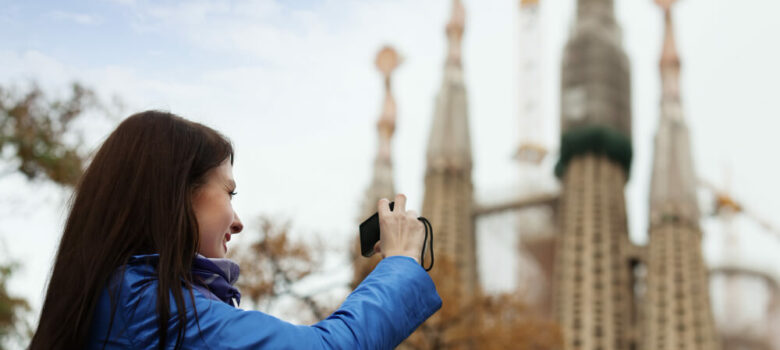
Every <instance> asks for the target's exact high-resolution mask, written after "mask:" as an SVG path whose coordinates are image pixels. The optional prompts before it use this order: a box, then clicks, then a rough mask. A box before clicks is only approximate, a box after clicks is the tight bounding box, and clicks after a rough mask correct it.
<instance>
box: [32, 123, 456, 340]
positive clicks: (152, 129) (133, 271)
mask: <svg viewBox="0 0 780 350" xmlns="http://www.w3.org/2000/svg"><path fill="white" fill-rule="evenodd" d="M232 164H233V149H232V146H231V144H230V142H229V141H227V140H226V139H225V138H224V137H223V136H221V135H220V134H219V133H217V132H216V131H214V130H212V129H210V128H208V127H206V126H203V125H201V124H198V123H194V122H190V121H187V120H185V119H182V118H180V117H177V116H175V115H172V114H169V113H162V112H155V111H148V112H143V113H139V114H136V115H133V116H131V117H129V118H127V119H126V120H125V121H123V122H122V123H121V124H120V125H119V127H117V129H116V130H115V131H114V132H113V133H112V134H111V135H110V136H109V137H108V139H106V141H105V142H104V144H103V146H101V148H100V150H99V151H98V152H97V154H96V155H95V157H94V159H93V160H92V163H91V164H90V165H89V167H88V168H87V170H86V172H85V173H84V176H83V177H82V179H81V180H80V183H79V185H78V186H77V188H76V192H75V195H74V200H73V203H72V208H71V211H70V214H69V216H68V220H67V222H66V225H65V229H64V232H63V235H62V240H61V242H60V246H59V249H58V252H57V257H56V260H55V263H54V268H53V271H52V275H51V280H50V281H49V285H48V289H47V292H46V299H45V301H44V304H43V309H42V311H41V318H40V322H39V325H38V329H37V331H36V333H35V335H34V336H33V340H32V343H31V345H30V348H31V349H34V350H36V349H80V348H89V349H153V348H158V349H164V348H175V349H179V348H198V349H201V348H211V349H250V348H251V349H254V348H268V349H293V348H294V349H320V348H326V349H329V348H338V349H358V348H359V349H389V348H393V347H395V346H396V345H397V344H398V343H400V342H401V341H402V340H403V339H404V338H406V337H407V336H408V335H409V334H411V332H412V331H414V329H415V328H417V326H418V325H419V324H420V323H422V322H423V321H424V320H425V319H427V318H428V317H429V316H430V315H432V314H433V313H434V312H435V311H436V310H438V309H439V308H440V307H441V299H440V298H439V296H438V294H437V293H436V289H435V286H434V285H433V282H432V280H431V279H430V277H429V276H428V274H427V273H425V271H424V270H423V269H422V267H421V266H420V265H419V263H418V262H417V261H416V259H415V258H414V257H415V256H417V254H419V252H420V251H421V250H422V241H423V234H424V231H423V230H424V228H423V226H422V224H421V223H420V222H419V221H418V220H417V218H416V217H417V215H416V214H415V213H414V212H412V211H406V210H405V202H406V198H405V197H404V196H403V195H399V196H397V197H396V198H395V201H396V204H395V209H394V210H393V211H390V209H389V207H388V201H387V200H386V199H385V200H381V201H380V202H379V203H378V211H379V215H380V231H381V234H382V239H381V241H380V242H379V243H378V246H377V251H378V252H380V253H381V254H382V255H383V256H384V257H385V259H384V260H383V261H382V262H381V263H380V264H379V265H378V266H377V267H376V269H375V270H374V271H373V272H372V273H371V274H370V275H369V276H368V277H367V278H366V279H365V280H364V281H363V283H362V284H361V285H360V286H358V287H357V288H356V289H355V291H353V292H352V294H350V296H349V297H347V299H346V301H344V303H343V304H342V305H341V307H340V308H339V309H338V310H337V311H336V312H334V313H333V314H332V315H331V316H330V317H328V318H327V319H326V320H323V321H321V322H319V323H317V324H315V325H313V326H297V325H292V324H290V323H286V322H284V321H281V320H278V319H276V318H274V317H272V316H269V315H266V314H264V313H261V312H257V311H244V310H240V309H237V308H235V307H234V306H233V302H234V301H237V299H238V298H239V297H240V294H238V292H237V291H236V289H235V288H234V287H233V286H232V283H233V282H235V278H236V275H237V273H236V272H237V268H236V267H235V266H231V263H230V262H229V261H227V260H226V259H223V258H224V257H225V253H226V251H227V242H228V241H229V240H230V236H231V235H232V234H237V233H239V232H241V230H242V228H243V226H242V224H241V220H240V219H239V218H238V216H237V215H236V213H235V212H234V211H233V208H232V206H231V204H230V199H231V198H232V196H233V195H235V186H236V185H235V181H234V180H233V175H232Z"/></svg>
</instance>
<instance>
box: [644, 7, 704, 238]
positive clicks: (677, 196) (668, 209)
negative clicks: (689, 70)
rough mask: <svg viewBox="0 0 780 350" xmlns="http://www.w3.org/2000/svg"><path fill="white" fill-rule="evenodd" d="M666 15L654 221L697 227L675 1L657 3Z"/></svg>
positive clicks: (652, 209) (652, 192) (653, 192)
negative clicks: (668, 218)
mask: <svg viewBox="0 0 780 350" xmlns="http://www.w3.org/2000/svg"><path fill="white" fill-rule="evenodd" d="M656 2H657V3H658V4H659V6H661V8H662V9H663V11H664V32H665V34H664V43H663V49H662V51H661V60H660V64H659V66H660V72H661V87H662V92H661V117H660V120H659V122H658V131H657V133H656V140H655V154H654V162H653V174H652V182H651V184H650V217H651V221H657V220H661V217H662V216H664V215H665V214H671V213H673V214H674V215H677V216H679V217H680V218H682V219H685V221H687V222H690V223H692V224H695V225H697V226H698V222H699V207H698V203H697V200H696V187H697V182H696V181H697V180H696V174H695V171H694V167H693V159H692V157H691V149H690V140H689V133H688V127H687V125H686V124H685V120H684V118H683V112H682V104H681V100H680V88H679V86H680V57H679V55H678V53H677V47H676V45H675V39H674V27H673V24H672V12H671V5H672V3H673V2H674V0H656Z"/></svg>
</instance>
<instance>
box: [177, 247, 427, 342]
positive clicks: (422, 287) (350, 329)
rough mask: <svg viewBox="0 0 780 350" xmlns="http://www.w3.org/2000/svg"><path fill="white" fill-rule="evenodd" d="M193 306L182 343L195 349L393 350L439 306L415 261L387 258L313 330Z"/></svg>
mask: <svg viewBox="0 0 780 350" xmlns="http://www.w3.org/2000/svg"><path fill="white" fill-rule="evenodd" d="M195 305H196V309H197V313H198V321H197V323H196V321H195V319H194V317H192V316H194V315H192V316H190V315H188V320H189V321H188V323H190V324H189V325H188V327H187V332H186V333H187V335H186V336H185V337H186V339H185V343H188V344H189V345H192V346H194V347H198V348H200V347H204V345H205V346H206V347H209V348H212V349H257V348H263V349H392V348H394V347H396V346H397V345H398V344H399V343H401V341H403V340H404V339H406V337H408V336H409V335H410V334H411V333H412V332H413V331H414V330H415V329H416V328H417V327H418V326H419V325H420V324H421V323H422V322H423V321H425V320H426V319H427V318H428V317H430V316H431V315H432V314H433V313H434V312H436V311H437V310H438V309H439V308H441V299H440V298H439V295H438V294H437V292H436V287H435V286H434V284H433V281H432V280H431V278H430V276H428V274H427V273H426V272H425V271H424V270H423V269H422V267H421V266H420V265H419V264H417V263H416V262H415V261H414V259H411V258H408V257H389V258H386V259H384V260H382V261H381V262H380V263H379V265H377V267H376V269H374V271H373V272H372V273H371V274H370V275H369V276H368V277H366V279H365V280H364V281H363V283H361V284H360V285H359V286H358V287H357V288H356V289H355V290H354V291H353V292H352V293H351V294H350V295H349V296H348V297H347V299H346V300H345V301H344V303H343V304H342V305H341V307H340V308H339V309H338V310H337V311H336V312H334V313H333V314H332V315H330V316H329V317H328V318H327V319H325V320H323V321H321V322H319V323H317V324H314V325H312V326H299V325H293V324H291V323H288V322H285V321H282V320H279V319H277V318H275V317H272V316H270V315H267V314H265V313H262V312H259V311H244V310H241V309H236V308H233V307H231V306H230V305H227V304H224V303H221V302H218V301H214V300H210V299H207V298H205V297H203V296H202V295H200V294H197V295H196V298H195ZM190 313H191V312H190ZM198 329H199V331H198ZM204 343H205V344H204Z"/></svg>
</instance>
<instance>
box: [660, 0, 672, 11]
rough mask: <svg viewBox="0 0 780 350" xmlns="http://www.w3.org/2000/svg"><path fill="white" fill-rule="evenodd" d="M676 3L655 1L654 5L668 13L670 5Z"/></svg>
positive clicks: (661, 0) (668, 0)
mask: <svg viewBox="0 0 780 350" xmlns="http://www.w3.org/2000/svg"><path fill="white" fill-rule="evenodd" d="M676 1H677V0H655V3H656V4H658V6H661V8H662V9H663V10H664V11H670V10H671V9H672V4H674V3H675V2H676Z"/></svg>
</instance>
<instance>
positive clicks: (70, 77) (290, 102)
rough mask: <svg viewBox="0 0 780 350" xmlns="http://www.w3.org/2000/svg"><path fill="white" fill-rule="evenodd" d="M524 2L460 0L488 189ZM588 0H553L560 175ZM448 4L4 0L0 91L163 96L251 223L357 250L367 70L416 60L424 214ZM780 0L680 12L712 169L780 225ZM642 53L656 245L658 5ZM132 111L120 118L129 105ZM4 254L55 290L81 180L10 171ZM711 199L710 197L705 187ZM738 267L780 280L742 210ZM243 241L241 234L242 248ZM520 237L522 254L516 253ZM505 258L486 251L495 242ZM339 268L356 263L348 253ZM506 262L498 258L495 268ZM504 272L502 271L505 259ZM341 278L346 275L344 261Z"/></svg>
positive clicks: (492, 236) (645, 145) (627, 18)
mask: <svg viewBox="0 0 780 350" xmlns="http://www.w3.org/2000/svg"><path fill="white" fill-rule="evenodd" d="M518 2H519V1H515V0H479V1H475V0H464V5H465V7H466V29H465V34H464V39H463V40H464V43H463V45H464V47H463V51H464V57H463V66H464V74H465V83H466V88H467V92H468V99H469V118H470V125H471V137H472V147H473V155H474V173H473V175H474V181H475V191H476V194H477V197H478V198H490V197H491V196H492V195H493V194H495V193H500V192H502V189H505V188H507V187H511V186H517V182H518V181H520V180H518V179H521V178H522V177H520V176H518V175H517V174H518V168H517V164H516V163H515V162H514V161H512V160H511V156H512V154H513V151H514V150H515V148H516V147H517V145H518V142H519V135H521V130H522V128H523V124H522V122H521V118H520V117H519V108H518V97H519V96H520V94H521V93H522V92H521V91H520V90H519V86H520V84H519V82H518V78H519V69H518V68H519V67H518V66H519V63H518V50H519V49H518V38H519V33H518V31H519V29H518V19H519V12H518ZM574 3H575V1H574V0H556V1H544V0H542V1H541V13H540V16H541V21H542V35H543V39H542V50H541V52H540V53H539V54H540V59H541V62H542V66H541V69H542V73H541V74H542V83H541V85H540V86H539V89H541V93H540V95H541V96H542V101H541V103H542V111H543V116H544V121H543V123H542V126H543V127H542V128H541V130H539V131H538V132H539V133H540V135H542V138H543V139H544V140H545V142H546V143H547V145H548V146H549V148H550V150H551V153H552V156H551V158H550V160H551V161H548V162H546V163H545V165H544V166H543V168H544V167H547V168H549V169H542V170H541V172H542V173H544V174H545V175H544V176H545V180H544V181H542V182H544V183H545V185H544V186H547V185H550V184H551V186H552V187H554V185H555V179H554V178H553V177H552V175H551V174H552V169H551V166H550V165H551V164H552V163H553V162H554V157H555V152H556V150H557V147H558V146H557V144H558V116H559V104H558V99H559V78H560V60H561V52H562V47H563V45H564V44H565V41H566V39H567V37H568V35H569V30H570V28H571V20H572V16H573V9H574ZM449 11H450V1H449V0H423V1H420V0H396V1H380V0H362V1H358V0H338V1H337V0H307V1H274V0H257V1H217V0H198V1H145V0H84V1H72V2H59V1H10V0H0V28H3V30H2V31H0V43H2V45H0V84H2V85H3V86H19V87H24V86H28V84H29V83H30V82H32V81H35V82H37V84H39V85H40V86H41V87H42V88H43V89H44V90H45V91H47V92H48V93H50V94H51V95H52V96H64V95H65V92H66V89H67V86H68V84H70V83H71V82H72V81H79V82H82V83H83V84H85V85H87V86H90V87H92V88H93V89H95V90H96V92H97V93H98V94H99V95H100V96H101V97H103V98H104V99H105V100H110V99H112V98H113V97H114V96H117V97H118V98H119V99H121V101H122V105H123V106H124V108H123V109H122V112H121V115H122V116H126V115H129V114H132V113H133V112H137V111H142V110H147V109H161V110H167V111H171V112H173V113H176V114H179V115H182V116H185V117H186V118H189V119H192V120H195V121H198V122H202V123H205V124H207V125H209V126H212V127H214V128H216V129H217V130H220V131H221V132H223V133H224V134H225V135H227V136H228V137H229V138H231V140H232V141H233V143H234V145H235V148H236V163H235V167H234V175H235V178H236V181H237V183H238V189H237V192H238V195H237V196H236V198H235V199H234V207H235V208H236V211H237V212H238V214H239V215H240V216H242V218H243V221H244V223H245V230H247V231H249V230H252V229H253V227H254V228H256V227H257V223H256V220H255V218H256V217H257V216H258V215H260V214H265V215H271V216H274V217H278V218H281V219H285V220H290V221H292V222H293V223H294V225H295V228H296V232H298V234H299V235H300V237H302V238H303V239H309V238H310V237H312V236H316V237H320V238H324V239H325V240H326V241H327V242H328V244H329V246H331V248H333V249H335V250H338V249H341V250H342V251H346V250H345V249H347V247H346V245H347V242H349V240H350V239H351V238H352V237H354V236H355V235H356V234H357V221H358V220H359V219H362V218H358V209H359V205H360V203H361V200H362V196H363V192H364V190H365V188H366V186H367V185H368V183H369V180H370V176H371V170H372V169H371V164H372V159H373V157H374V154H375V152H376V142H377V140H376V138H377V137H376V131H375V130H376V129H375V123H376V120H377V118H378V117H379V113H380V111H381V103H382V97H383V90H382V89H383V85H382V79H381V76H380V74H379V73H378V71H377V70H376V68H375V67H374V65H373V62H374V57H375V55H376V53H377V51H378V50H379V49H380V48H381V47H382V46H383V45H388V44H389V45H392V46H394V47H395V48H396V49H397V50H398V51H399V53H400V54H401V56H402V57H403V58H404V60H403V63H402V64H401V65H400V66H399V68H398V69H397V70H396V72H395V73H394V75H393V93H394V96H395V98H396V102H397V104H398V122H397V129H396V133H395V135H394V139H393V161H394V177H395V185H396V189H397V190H398V191H399V192H403V193H405V194H407V196H408V197H409V205H408V207H409V208H415V209H418V210H419V209H420V207H421V203H422V197H423V191H424V188H423V176H424V170H425V156H424V155H425V146H426V142H427V137H428V134H429V133H430V124H431V118H432V116H433V109H434V97H435V95H436V93H437V91H438V88H439V86H440V84H441V79H442V70H443V63H444V56H445V51H446V47H445V45H446V41H445V35H444V26H445V23H446V21H447V18H448V16H449ZM777 13H780V2H777V1H767V0H743V1H738V2H737V1H728V0H684V1H680V2H679V3H678V4H677V5H676V7H675V14H674V18H675V21H676V28H675V29H676V33H677V43H678V48H679V51H680V55H681V59H682V64H683V71H682V93H683V96H682V98H683V109H684V113H685V117H686V120H687V121H688V123H689V127H690V129H691V138H692V148H693V152H694V160H695V163H696V164H695V166H696V169H697V171H698V173H699V175H700V177H702V178H705V179H708V180H709V181H710V182H712V183H714V184H716V185H717V186H720V187H723V188H729V189H730V191H731V192H732V193H733V194H734V196H735V197H736V198H737V199H739V200H740V201H742V202H743V203H744V205H745V206H746V207H747V208H748V209H749V210H750V211H752V212H753V213H754V214H755V215H757V216H760V217H763V218H767V219H769V220H770V221H774V222H775V224H776V225H777V223H780V220H778V219H776V217H777V215H776V213H777V212H778V209H780V196H779V195H780V193H779V191H778V189H777V186H776V185H775V183H776V181H775V180H776V179H778V178H780V165H778V163H777V162H776V161H774V160H775V158H777V157H775V156H774V153H773V152H774V150H778V149H780V138H779V137H777V130H780V118H778V117H780V113H778V112H779V111H780V105H779V102H778V99H777V97H776V92H777V83H778V82H780V66H778V65H777V62H780V46H778V45H776V44H773V43H775V42H777V41H778V36H779V35H780V22H778V21H776V15H775V14H777ZM616 16H617V19H618V22H619V24H620V25H621V27H622V29H623V44H624V47H625V50H626V53H627V55H628V57H629V60H630V62H631V73H632V99H633V101H632V103H633V135H632V137H633V143H634V163H633V166H632V170H631V177H630V181H629V183H628V185H627V187H626V201H627V207H628V212H629V226H630V236H631V238H632V240H634V241H635V242H637V243H644V242H646V240H647V237H646V230H647V218H646V217H647V210H648V209H647V194H648V185H649V180H650V179H649V176H650V169H651V155H652V142H653V135H654V133H655V128H656V124H657V120H658V115H659V114H658V113H659V111H658V102H659V98H660V81H659V74H658V56H659V53H660V48H661V39H662V29H663V28H662V23H663V22H662V16H661V13H660V11H659V9H658V8H657V6H656V5H655V4H654V3H653V1H651V0H630V1H629V0H616ZM94 117H95V118H91V119H90V120H92V121H93V122H90V123H83V124H82V125H80V128H81V129H82V130H83V131H84V133H85V135H86V148H87V149H94V148H95V147H97V146H98V145H99V144H100V142H101V141H102V140H103V139H104V138H105V137H106V136H107V134H108V133H109V132H110V131H111V130H112V128H113V127H114V126H115V125H116V122H117V119H116V117H113V118H109V117H103V116H94ZM120 118H121V116H120ZM0 193H2V196H0V238H2V240H3V242H4V245H3V248H2V249H3V250H4V251H1V252H0V256H5V257H10V258H12V259H15V260H18V261H19V262H20V263H22V266H23V267H22V269H21V270H20V272H19V273H18V274H17V276H16V277H15V278H14V279H13V280H12V283H11V289H12V291H14V292H16V293H19V294H22V295H25V296H27V297H28V298H29V299H30V300H31V302H32V305H33V306H34V307H39V306H40V304H41V302H42V295H43V291H44V284H45V281H46V278H47V273H48V271H49V269H50V267H51V262H52V258H53V254H54V251H55V249H56V245H57V241H58V239H59V235H60V234H61V229H62V222H63V220H64V218H65V217H66V215H67V199H68V196H69V193H68V192H67V191H66V190H63V189H59V188H57V187H56V186H54V185H51V184H47V183H45V182H34V183H28V182H26V181H25V180H24V179H23V178H22V177H21V176H19V175H7V176H5V177H3V178H0ZM702 198H703V199H702V206H703V210H704V211H705V212H708V211H710V210H711V205H710V203H709V202H707V199H708V198H709V197H708V195H707V191H704V190H703V191H702ZM702 225H703V228H704V231H705V253H706V254H707V259H708V261H709V262H710V263H711V264H713V265H716V264H718V263H719V261H720V260H722V256H723V255H724V251H725V250H726V249H725V247H724V246H723V244H722V241H723V232H724V229H723V227H724V225H723V224H722V223H721V221H720V220H718V219H717V218H712V217H705V218H704V219H703V221H702ZM495 226H496V225H492V227H493V229H495V231H497V232H486V231H491V230H493V229H491V228H490V227H491V226H490V225H487V226H483V227H487V228H481V229H480V232H479V235H480V241H479V242H480V252H481V253H482V255H483V258H481V259H482V260H481V264H482V265H481V271H482V272H483V277H482V278H483V282H485V284H486V285H487V287H488V289H493V290H506V289H510V288H512V287H514V286H516V285H517V283H518V281H520V279H518V278H517V265H518V264H521V263H522V262H521V261H519V260H518V259H517V257H516V256H515V254H514V253H513V250H512V249H513V248H512V247H513V245H514V243H513V242H514V241H513V240H514V239H515V238H514V234H513V233H512V232H509V231H511V230H509V231H507V229H506V227H499V228H495ZM732 227H733V229H734V231H736V232H739V234H740V237H743V238H742V240H741V241H740V245H739V247H736V248H735V247H729V249H730V250H732V251H735V250H736V251H738V254H737V256H738V257H739V259H740V261H742V262H744V263H745V264H747V265H749V266H753V267H756V268H760V269H763V270H765V271H768V272H770V273H772V274H775V275H778V276H780V270H778V262H780V261H778V258H777V257H775V256H774V255H775V254H773V253H774V251H776V250H777V248H778V247H780V246H779V245H778V240H777V238H776V237H774V236H772V235H770V234H769V233H767V232H766V231H765V230H763V229H762V228H760V227H759V226H758V225H756V224H755V223H754V222H752V221H751V220H749V219H746V218H744V217H739V218H737V219H736V220H735V222H734V224H733V225H732ZM233 242H236V243H235V244H241V242H242V240H241V238H240V237H239V238H238V239H236V240H234V241H231V243H233ZM507 247H508V248H507ZM494 251H495V252H496V253H495V254H487V253H489V252H494ZM336 260H337V261H335V262H334V263H333V264H335V265H336V266H344V265H345V264H346V258H343V259H341V260H338V259H336ZM497 264H499V265H497ZM495 266H508V267H507V268H504V269H495V268H494V267H495ZM339 271H340V272H338V273H336V274H335V275H334V277H333V278H334V279H345V278H348V276H349V273H348V271H347V272H344V271H345V270H344V269H341V270H339Z"/></svg>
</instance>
